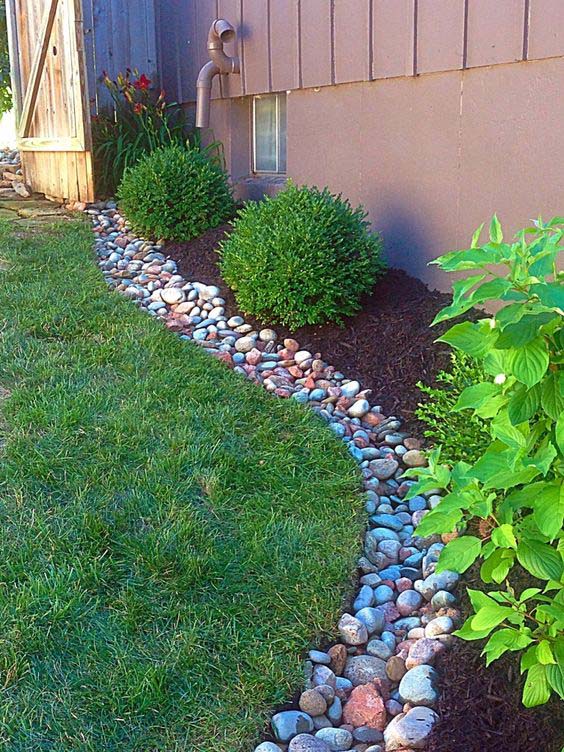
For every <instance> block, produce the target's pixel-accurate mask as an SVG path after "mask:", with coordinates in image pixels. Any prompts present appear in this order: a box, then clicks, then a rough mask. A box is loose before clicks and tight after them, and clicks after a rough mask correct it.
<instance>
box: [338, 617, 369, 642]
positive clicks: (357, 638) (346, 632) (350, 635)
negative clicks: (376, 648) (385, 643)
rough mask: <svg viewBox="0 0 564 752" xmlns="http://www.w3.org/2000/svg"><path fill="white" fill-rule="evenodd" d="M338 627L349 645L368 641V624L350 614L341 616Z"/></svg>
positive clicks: (344, 640)
mask: <svg viewBox="0 0 564 752" xmlns="http://www.w3.org/2000/svg"><path fill="white" fill-rule="evenodd" d="M337 629H338V630H339V634H340V635H341V637H342V638H343V642H346V644H347V645H362V644H363V643H365V642H367V641H368V630H367V629H366V625H365V624H364V623H363V622H362V621H360V620H359V619H357V618H355V617H354V616H351V615H350V614H343V615H342V616H341V618H340V619H339V623H338V625H337Z"/></svg>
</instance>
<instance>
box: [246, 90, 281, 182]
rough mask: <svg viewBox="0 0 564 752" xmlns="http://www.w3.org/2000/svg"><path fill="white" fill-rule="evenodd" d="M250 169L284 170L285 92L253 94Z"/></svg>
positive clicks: (276, 171) (279, 172) (272, 171)
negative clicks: (251, 158)
mask: <svg viewBox="0 0 564 752" xmlns="http://www.w3.org/2000/svg"><path fill="white" fill-rule="evenodd" d="M253 172H259V173H271V174H272V173H274V174H283V173H285V172H286V92H284V93H281V94H261V95H259V96H256V97H253Z"/></svg>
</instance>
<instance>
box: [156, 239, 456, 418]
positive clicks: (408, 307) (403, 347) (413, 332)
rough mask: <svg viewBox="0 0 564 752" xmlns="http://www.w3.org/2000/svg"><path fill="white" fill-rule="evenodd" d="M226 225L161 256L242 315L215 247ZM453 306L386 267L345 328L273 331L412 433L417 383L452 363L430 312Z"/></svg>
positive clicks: (231, 311) (169, 248) (172, 245)
mask: <svg viewBox="0 0 564 752" xmlns="http://www.w3.org/2000/svg"><path fill="white" fill-rule="evenodd" d="M229 229H230V226H229V225H224V226H222V227H218V228H215V229H213V230H209V231H208V232H206V233H205V234H204V235H202V236H201V237H199V238H196V239H195V240H192V241H191V242H189V243H170V244H168V245H167V246H166V249H165V252H166V253H167V254H169V255H170V256H172V258H173V259H175V261H177V263H178V267H179V272H180V274H182V275H183V276H185V277H186V278H187V279H189V280H196V281H198V282H204V283H205V284H214V285H217V286H218V287H221V289H222V296H223V297H224V298H225V300H226V304H227V305H226V310H227V311H228V312H229V314H230V315H235V314H237V313H239V310H238V308H237V304H236V303H235V299H234V296H233V293H232V292H231V290H230V289H229V288H228V287H227V286H226V285H225V283H224V282H223V280H222V278H221V276H220V274H219V269H218V255H217V253H216V251H215V248H217V244H218V243H219V241H220V240H222V239H223V237H224V236H225V232H226V231H228V230H229ZM449 302H450V296H449V295H445V294H444V293H440V292H432V291H430V290H429V289H428V288H427V287H426V286H425V285H424V284H423V283H422V282H420V281H419V280H418V279H415V278H413V277H410V276H409V275H408V274H406V273H405V272H402V271H400V270H398V269H390V270H389V271H388V272H387V273H386V274H385V275H384V276H383V277H382V278H381V279H380V280H379V281H378V282H377V283H376V285H375V287H374V289H373V291H372V293H371V294H370V295H365V296H364V297H363V298H362V301H361V304H362V308H361V310H360V311H359V313H358V314H357V315H356V316H353V317H351V318H349V319H347V321H346V323H345V324H344V326H342V327H340V326H337V325H336V324H323V325H322V326H304V327H302V328H300V329H297V330H293V331H290V330H289V329H287V328H285V327H283V326H280V325H274V328H275V329H276V331H277V332H278V334H279V335H280V336H285V337H286V336H291V337H293V338H295V339H296V340H297V341H298V342H299V343H300V346H301V347H302V348H303V349H305V350H310V352H313V353H316V352H318V353H321V355H322V357H323V359H324V360H326V361H327V362H329V363H331V364H332V365H334V366H336V367H337V368H339V369H341V370H342V371H343V372H344V373H345V374H346V376H347V377H349V378H352V379H357V380H358V381H360V383H361V384H362V386H363V388H368V389H372V391H373V395H372V399H373V401H374V402H375V403H376V404H380V405H382V408H383V411H384V413H385V414H386V415H396V416H398V417H401V418H403V420H404V421H405V422H406V423H407V424H408V425H409V426H410V427H414V425H415V423H414V418H413V411H414V410H415V408H416V407H417V404H418V402H419V401H420V399H421V394H420V392H419V390H418V389H417V388H416V384H417V382H418V381H420V380H421V381H423V382H424V383H432V382H433V381H434V378H435V376H436V374H437V373H438V371H440V370H441V369H444V368H445V367H447V366H448V364H449V354H448V352H449V350H448V348H447V347H446V346H445V345H442V344H437V343H435V339H436V338H437V337H438V336H439V335H440V333H441V331H444V329H445V328H447V327H445V326H443V327H442V329H441V328H440V327H436V328H433V329H430V328H429V324H430V323H431V321H432V320H433V318H434V316H435V314H436V313H437V311H438V310H439V309H441V308H442V307H443V306H445V305H447V304H448V303H449ZM245 320H246V321H248V322H249V323H250V324H253V325H255V324H256V325H257V326H259V327H264V326H268V325H270V324H271V323H272V322H268V321H266V322H265V321H257V320H256V319H253V318H252V316H245Z"/></svg>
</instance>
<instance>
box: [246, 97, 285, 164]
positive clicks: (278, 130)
mask: <svg viewBox="0 0 564 752" xmlns="http://www.w3.org/2000/svg"><path fill="white" fill-rule="evenodd" d="M287 96H288V95H287V92H285V91H278V92H269V93H266V94H255V95H253V104H252V110H251V141H252V154H251V158H252V164H251V172H252V173H253V174H255V175H286V173H287V164H286V166H285V167H284V169H283V170H281V169H280V154H281V149H280V146H281V128H280V109H281V108H280V98H281V97H287ZM265 97H275V102H276V110H275V118H276V122H275V129H274V130H275V139H276V142H275V148H276V169H275V170H274V171H273V170H260V169H258V167H257V127H256V122H257V121H256V104H257V100H259V99H263V98H265ZM287 108H288V105H287V102H286V112H287ZM286 145H287V144H286Z"/></svg>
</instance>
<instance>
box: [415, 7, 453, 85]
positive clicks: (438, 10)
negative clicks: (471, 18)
mask: <svg viewBox="0 0 564 752" xmlns="http://www.w3.org/2000/svg"><path fill="white" fill-rule="evenodd" d="M464 16H465V0H419V2H418V4H417V48H416V49H417V53H416V71H415V72H416V73H432V72H434V71H445V70H458V69H460V68H462V66H463V62H464Z"/></svg>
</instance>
